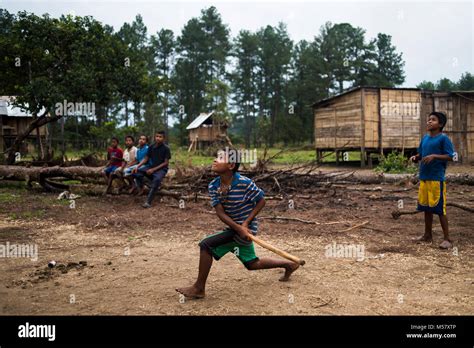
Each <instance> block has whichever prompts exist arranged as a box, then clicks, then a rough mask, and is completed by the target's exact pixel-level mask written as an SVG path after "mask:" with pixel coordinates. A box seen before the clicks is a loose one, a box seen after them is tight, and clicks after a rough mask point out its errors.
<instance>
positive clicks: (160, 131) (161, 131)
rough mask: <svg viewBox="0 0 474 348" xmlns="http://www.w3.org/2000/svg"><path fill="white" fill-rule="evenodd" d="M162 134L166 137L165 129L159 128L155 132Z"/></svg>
mask: <svg viewBox="0 0 474 348" xmlns="http://www.w3.org/2000/svg"><path fill="white" fill-rule="evenodd" d="M157 134H161V135H162V136H163V137H166V132H165V131H164V130H159V131H156V132H155V135H157Z"/></svg>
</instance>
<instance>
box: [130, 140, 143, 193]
mask: <svg viewBox="0 0 474 348" xmlns="http://www.w3.org/2000/svg"><path fill="white" fill-rule="evenodd" d="M147 153H148V136H146V135H140V138H138V148H137V154H136V157H135V163H134V165H132V166H130V167H128V168H126V169H125V176H131V175H132V173H133V171H134V170H135V168H137V167H138V163H140V162H141V161H143V159H144V158H145V156H146V154H147ZM141 168H142V169H145V170H146V169H148V163H146V164H144V165H142V166H141ZM136 190H137V185H136V184H135V180H132V188H131V189H130V191H129V193H130V194H133V193H134V192H135V191H136Z"/></svg>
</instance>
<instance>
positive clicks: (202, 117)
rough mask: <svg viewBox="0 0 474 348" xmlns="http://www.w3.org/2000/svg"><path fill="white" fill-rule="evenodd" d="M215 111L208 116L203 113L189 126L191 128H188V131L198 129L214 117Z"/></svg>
mask: <svg viewBox="0 0 474 348" xmlns="http://www.w3.org/2000/svg"><path fill="white" fill-rule="evenodd" d="M213 113H214V111H211V112H210V113H208V114H206V113H205V112H202V113H201V114H200V115H199V116H198V117H196V119H195V120H194V121H193V122H191V123H190V124H189V126H187V127H186V129H187V130H190V129H195V128H198V127H199V126H200V125H201V124H202V123H203V122H204V121H206V120H207V119H208V118H209V117H211V116H212V114H213Z"/></svg>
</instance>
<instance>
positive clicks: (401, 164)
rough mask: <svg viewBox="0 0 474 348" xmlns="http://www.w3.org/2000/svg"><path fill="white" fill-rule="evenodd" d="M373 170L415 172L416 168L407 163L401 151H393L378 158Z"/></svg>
mask: <svg viewBox="0 0 474 348" xmlns="http://www.w3.org/2000/svg"><path fill="white" fill-rule="evenodd" d="M375 171H377V172H382V173H416V171H417V168H416V167H415V166H413V165H411V164H410V163H409V160H408V158H406V157H405V156H404V155H403V154H402V153H399V152H398V151H393V152H391V153H389V154H388V155H387V156H383V157H382V158H381V159H380V163H379V165H378V166H377V167H376V168H375Z"/></svg>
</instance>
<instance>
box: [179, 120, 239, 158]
mask: <svg viewBox="0 0 474 348" xmlns="http://www.w3.org/2000/svg"><path fill="white" fill-rule="evenodd" d="M227 128H228V124H227V123H226V122H223V121H221V120H218V119H217V117H215V113H214V111H212V112H210V113H201V114H200V115H199V116H198V117H196V119H195V120H194V121H193V122H191V123H190V124H189V126H187V127H186V129H187V130H189V149H188V152H189V151H192V150H196V149H202V148H205V147H207V146H210V145H212V144H213V143H216V142H223V143H228V144H230V145H232V143H231V141H230V139H229V137H228V135H227Z"/></svg>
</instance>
